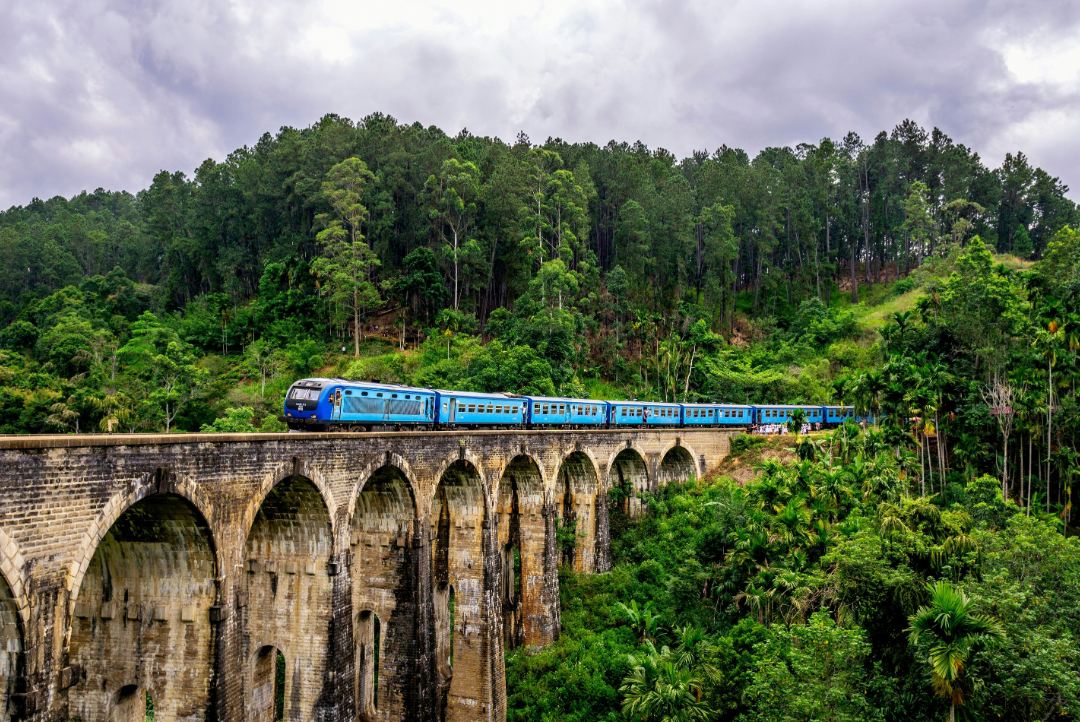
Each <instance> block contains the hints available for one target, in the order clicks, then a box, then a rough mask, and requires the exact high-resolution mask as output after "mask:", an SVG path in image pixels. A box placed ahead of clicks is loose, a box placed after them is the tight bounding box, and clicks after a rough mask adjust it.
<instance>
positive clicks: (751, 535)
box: [507, 424, 1080, 722]
mask: <svg viewBox="0 0 1080 722" xmlns="http://www.w3.org/2000/svg"><path fill="white" fill-rule="evenodd" d="M755 441H758V440H755ZM792 456H795V454H793V455H792ZM918 467H919V459H918V454H917V453H916V451H915V449H914V448H910V449H908V450H905V451H902V452H901V453H900V455H899V456H897V454H896V450H895V449H894V448H893V446H892V443H890V441H889V440H888V438H887V433H886V432H884V431H881V430H870V431H869V432H864V431H862V430H860V429H859V428H858V427H856V426H855V425H854V424H849V425H847V426H845V427H842V428H840V429H838V430H836V431H835V432H832V433H830V434H828V435H816V436H814V437H813V438H809V439H807V440H805V441H802V442H800V443H798V446H797V456H796V458H794V459H793V460H791V461H790V462H787V463H781V462H779V461H776V460H768V461H765V462H763V463H761V464H760V466H759V470H760V476H759V478H758V479H757V480H756V481H753V482H751V483H749V484H747V485H745V486H740V485H737V484H735V483H734V482H732V481H731V480H730V479H724V478H719V479H712V480H706V481H700V482H690V483H688V484H685V485H681V486H671V487H667V488H664V489H662V490H660V491H659V492H658V493H657V494H656V495H654V496H653V497H651V498H650V499H649V500H648V513H647V515H646V516H644V517H643V518H641V519H639V520H637V521H635V522H631V523H630V524H629V526H628V527H627V528H626V530H625V531H624V532H623V533H622V534H621V536H619V537H618V538H617V539H616V540H615V541H614V544H613V552H614V560H615V566H614V569H613V570H612V571H611V572H609V573H606V574H601V575H594V576H579V575H577V574H575V573H574V572H572V571H570V570H563V572H562V574H561V577H560V581H561V584H562V588H561V591H562V605H563V606H562V623H563V628H562V629H563V631H562V636H561V638H560V639H559V640H558V641H556V642H555V643H554V644H552V645H550V646H548V647H545V648H543V649H540V650H528V649H518V650H514V651H513V652H511V653H510V654H509V656H508V659H507V678H508V681H509V694H508V706H509V719H511V720H552V721H554V720H567V721H574V720H580V721H581V722H584V721H585V720H600V721H604V720H612V721H614V720H637V721H639V722H661V721H662V720H667V721H672V722H690V721H692V720H736V721H738V722H751V721H755V722H756V721H758V720H761V721H764V720H770V721H774V722H775V721H783V722H795V721H796V720H799V721H801V720H835V721H842V720H843V721H850V722H863V721H867V720H871V721H872V720H881V721H884V720H897V721H899V720H912V721H914V722H922V721H924V720H925V721H926V722H931V721H937V722H940V721H941V720H953V719H972V720H1046V719H1061V720H1075V719H1077V718H1078V716H1080V714H1078V710H1080V658H1078V657H1077V655H1076V649H1077V645H1078V643H1080V641H1078V639H1077V630H1080V539H1078V538H1077V537H1075V536H1073V537H1064V536H1063V535H1062V534H1061V528H1060V520H1059V519H1058V518H1057V517H1055V516H1054V515H1052V514H1051V515H1047V514H1045V512H1042V511H1041V510H1039V509H1029V508H1026V507H1023V506H1021V505H1018V504H1016V503H1014V502H1013V501H1007V502H1006V501H1003V500H1002V497H1001V489H1000V480H998V479H995V478H993V477H990V476H985V475H984V476H978V477H976V478H974V479H970V480H966V481H964V480H961V479H959V478H956V480H950V481H949V482H948V483H947V484H946V485H945V486H944V488H940V489H939V490H937V491H936V492H935V493H934V494H932V495H931V494H929V493H927V494H925V495H924V494H922V493H921V492H922V489H921V488H920V484H919V472H918Z"/></svg>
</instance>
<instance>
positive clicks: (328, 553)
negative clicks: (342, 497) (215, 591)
mask: <svg viewBox="0 0 1080 722" xmlns="http://www.w3.org/2000/svg"><path fill="white" fill-rule="evenodd" d="M333 549H334V538H333V517H332V510H331V508H329V506H328V504H327V499H326V497H325V496H324V494H323V492H322V490H320V489H319V487H318V486H317V485H316V484H315V482H314V481H313V480H311V479H310V478H308V477H306V476H301V475H298V474H293V475H290V476H287V477H285V478H283V479H281V480H280V481H278V482H277V483H276V484H274V486H273V487H272V488H271V489H270V490H269V492H268V493H267V494H266V495H265V497H264V498H263V499H262V502H261V503H260V504H259V506H258V508H257V509H256V511H255V514H254V518H253V520H252V523H251V528H250V529H249V530H248V534H247V539H246V541H245V545H244V558H245V570H244V579H243V580H242V582H241V585H240V586H241V587H242V588H243V591H244V603H243V604H242V605H241V607H240V616H241V626H242V629H243V633H244V639H245V644H246V645H247V651H246V653H245V658H246V659H248V660H249V664H250V663H252V662H250V660H255V659H257V657H256V656H255V654H254V653H255V652H257V651H258V650H260V649H263V648H264V647H266V646H270V645H272V646H274V647H275V648H277V649H281V650H287V651H288V656H287V657H286V663H287V665H288V667H287V670H286V681H285V685H286V688H287V689H288V692H289V694H288V698H287V700H286V703H285V704H286V706H287V709H286V712H285V715H286V718H287V719H315V718H316V717H317V713H316V707H317V705H318V703H319V700H320V698H322V697H323V691H324V689H323V688H324V685H325V684H326V682H327V676H328V675H327V653H328V649H329V629H330V622H329V620H330V619H331V618H332V617H333V609H332V606H333V602H332V579H331V574H332V573H335V570H334V569H332V567H331V565H330V561H331V557H332V555H333ZM245 679H248V680H252V679H254V675H253V673H251V672H246V673H245ZM247 687H248V688H247V690H245V701H244V707H245V709H250V708H252V706H253V705H257V704H258V700H257V699H254V697H253V695H256V694H259V692H257V690H256V689H255V688H254V687H253V686H252V683H250V682H249V684H248V685H247Z"/></svg>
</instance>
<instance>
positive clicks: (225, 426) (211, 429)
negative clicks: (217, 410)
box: [199, 406, 258, 434]
mask: <svg viewBox="0 0 1080 722" xmlns="http://www.w3.org/2000/svg"><path fill="white" fill-rule="evenodd" d="M199 431H202V432H203V433H213V434H250V433H254V432H256V431H258V429H257V428H256V427H255V410H254V409H253V408H251V407H250V406H240V407H233V408H228V409H225V414H224V416H219V417H218V418H216V419H214V421H213V422H212V423H209V424H203V425H202V427H200V429H199Z"/></svg>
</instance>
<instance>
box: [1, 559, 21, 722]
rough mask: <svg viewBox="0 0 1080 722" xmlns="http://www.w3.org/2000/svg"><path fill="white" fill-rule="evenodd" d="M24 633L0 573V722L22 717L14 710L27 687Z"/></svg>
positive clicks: (8, 586)
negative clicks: (20, 695) (18, 696)
mask: <svg viewBox="0 0 1080 722" xmlns="http://www.w3.org/2000/svg"><path fill="white" fill-rule="evenodd" d="M25 630H26V624H25V620H24V619H23V618H22V616H21V613H20V609H19V604H18V601H17V598H16V596H15V592H14V591H12V586H11V584H10V583H9V582H8V579H7V574H6V573H5V572H4V571H3V570H2V569H0V720H2V721H3V722H9V720H13V719H19V718H20V717H21V713H22V710H21V709H19V708H17V706H16V701H17V699H18V698H17V697H16V695H18V694H20V693H21V692H24V691H25V689H24V687H25V684H26V678H25V674H26V670H25V667H24V654H23V652H24V650H25V649H26V646H25V640H26V636H25Z"/></svg>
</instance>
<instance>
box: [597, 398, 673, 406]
mask: <svg viewBox="0 0 1080 722" xmlns="http://www.w3.org/2000/svg"><path fill="white" fill-rule="evenodd" d="M608 403H609V404H647V405H649V406H678V405H679V404H678V403H676V402H675V401H636V400H635V401H627V400H625V399H624V400H622V401H608Z"/></svg>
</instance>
